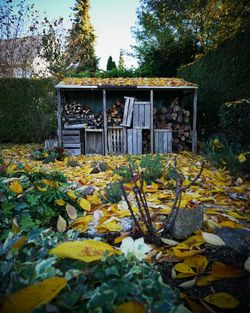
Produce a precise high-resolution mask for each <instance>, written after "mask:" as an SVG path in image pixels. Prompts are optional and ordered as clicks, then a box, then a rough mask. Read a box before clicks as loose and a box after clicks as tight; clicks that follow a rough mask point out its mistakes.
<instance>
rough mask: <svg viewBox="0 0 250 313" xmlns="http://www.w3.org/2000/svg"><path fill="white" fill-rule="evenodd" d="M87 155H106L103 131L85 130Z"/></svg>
mask: <svg viewBox="0 0 250 313" xmlns="http://www.w3.org/2000/svg"><path fill="white" fill-rule="evenodd" d="M84 142H85V154H104V135H103V130H102V129H85V140H84Z"/></svg>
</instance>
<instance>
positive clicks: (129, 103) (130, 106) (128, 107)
mask: <svg viewBox="0 0 250 313" xmlns="http://www.w3.org/2000/svg"><path fill="white" fill-rule="evenodd" d="M124 98H125V99H126V100H125V106H124V113H123V120H122V124H121V126H124V127H130V125H131V121H132V114H133V110H134V100H135V99H134V98H132V97H124Z"/></svg>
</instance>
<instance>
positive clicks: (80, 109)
mask: <svg viewBox="0 0 250 313" xmlns="http://www.w3.org/2000/svg"><path fill="white" fill-rule="evenodd" d="M62 121H63V122H64V123H65V124H67V125H75V124H85V125H86V126H87V127H89V128H102V127H103V113H102V112H98V113H93V112H92V111H91V110H90V108H88V107H87V106H83V105H81V104H80V103H78V102H76V101H73V102H70V103H67V104H66V105H65V106H64V111H63V113H62Z"/></svg>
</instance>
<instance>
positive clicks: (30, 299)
mask: <svg viewBox="0 0 250 313" xmlns="http://www.w3.org/2000/svg"><path fill="white" fill-rule="evenodd" d="M66 285H67V280H66V279H65V278H63V277H52V278H48V279H45V280H43V281H42V282H40V283H38V284H35V285H31V286H28V287H26V288H23V289H20V290H18V291H17V292H15V293H13V294H11V295H9V296H7V297H6V298H5V299H4V300H3V303H2V307H1V313H10V312H11V313H26V312H30V311H32V310H33V309H34V308H36V307H39V306H40V305H42V304H46V303H49V302H50V301H51V300H52V299H53V298H55V296H56V295H57V294H58V293H59V292H60V291H61V290H62V289H63V288H64V287H65V286H66Z"/></svg>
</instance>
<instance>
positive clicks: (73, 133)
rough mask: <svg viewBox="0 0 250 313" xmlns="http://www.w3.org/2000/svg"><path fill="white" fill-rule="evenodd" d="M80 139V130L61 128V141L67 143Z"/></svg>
mask: <svg viewBox="0 0 250 313" xmlns="http://www.w3.org/2000/svg"><path fill="white" fill-rule="evenodd" d="M81 141H82V136H81V130H80V129H74V130H68V129H67V130H65V129H63V130H62V142H63V143H65V144H67V143H72V144H73V143H80V142H81Z"/></svg>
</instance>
